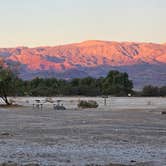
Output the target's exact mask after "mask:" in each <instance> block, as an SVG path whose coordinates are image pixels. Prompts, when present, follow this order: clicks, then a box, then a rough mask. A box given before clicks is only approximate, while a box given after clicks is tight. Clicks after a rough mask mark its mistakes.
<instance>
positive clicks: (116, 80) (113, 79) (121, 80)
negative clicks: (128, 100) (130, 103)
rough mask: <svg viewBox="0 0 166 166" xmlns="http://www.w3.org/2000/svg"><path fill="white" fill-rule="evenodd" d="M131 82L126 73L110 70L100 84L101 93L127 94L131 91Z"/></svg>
mask: <svg viewBox="0 0 166 166" xmlns="http://www.w3.org/2000/svg"><path fill="white" fill-rule="evenodd" d="M132 88H133V83H132V81H131V80H129V78H128V74H127V73H121V72H119V71H116V70H115V71H114V70H113V71H110V72H109V73H108V75H107V77H106V78H105V79H104V81H103V84H102V91H103V94H106V95H110V94H111V95H121V96H124V95H127V94H128V93H131V92H132Z"/></svg>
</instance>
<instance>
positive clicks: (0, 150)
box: [0, 97, 166, 166]
mask: <svg viewBox="0 0 166 166" xmlns="http://www.w3.org/2000/svg"><path fill="white" fill-rule="evenodd" d="M35 99H36V98H14V100H15V101H16V103H18V104H21V105H24V106H23V107H18V108H17V107H14V108H1V109H0V161H1V162H5V161H13V162H16V163H18V164H20V165H21V164H22V165H23V164H27V163H39V164H40V165H43V166H47V165H48V166H56V165H57V166H73V165H75V166H85V165H87V164H100V165H104V164H109V163H119V164H128V165H129V164H130V165H134V164H138V163H141V162H145V164H144V165H146V166H166V115H162V114H161V111H163V110H165V109H166V98H109V99H108V100H107V106H104V102H103V99H102V98H78V97H75V98H74V97H73V98H60V99H61V100H63V102H62V103H63V104H64V106H66V107H67V108H68V109H67V110H64V111H55V110H53V104H52V103H45V102H44V101H45V98H41V100H42V102H43V103H44V105H43V109H42V110H39V109H37V108H35V109H34V108H33V107H32V104H33V102H34V100H35ZM57 99H59V98H54V99H53V100H57ZM81 99H93V100H96V101H97V102H98V103H99V108H98V109H91V110H81V109H77V103H78V100H81Z"/></svg>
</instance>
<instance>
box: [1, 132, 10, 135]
mask: <svg viewBox="0 0 166 166" xmlns="http://www.w3.org/2000/svg"><path fill="white" fill-rule="evenodd" d="M1 136H12V134H10V133H8V132H2V133H1Z"/></svg>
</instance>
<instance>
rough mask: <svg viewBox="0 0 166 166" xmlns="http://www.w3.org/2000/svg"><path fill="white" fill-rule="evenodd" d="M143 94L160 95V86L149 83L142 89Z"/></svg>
mask: <svg viewBox="0 0 166 166" xmlns="http://www.w3.org/2000/svg"><path fill="white" fill-rule="evenodd" d="M142 96H159V88H158V87H157V86H152V85H147V86H145V87H144V88H143V90H142Z"/></svg>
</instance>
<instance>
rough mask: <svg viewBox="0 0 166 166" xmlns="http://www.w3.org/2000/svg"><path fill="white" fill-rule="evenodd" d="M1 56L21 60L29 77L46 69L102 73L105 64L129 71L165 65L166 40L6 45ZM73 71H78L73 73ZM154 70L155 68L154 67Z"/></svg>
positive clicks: (89, 73) (6, 58)
mask: <svg viewBox="0 0 166 166" xmlns="http://www.w3.org/2000/svg"><path fill="white" fill-rule="evenodd" d="M0 56H1V57H3V58H4V59H5V61H10V62H13V63H15V62H17V63H19V64H20V66H22V69H23V71H24V73H22V76H23V75H24V76H23V77H25V78H26V74H27V73H28V76H27V78H28V77H29V76H30V75H31V73H33V76H32V77H35V76H43V75H42V72H46V71H47V72H50V71H51V73H54V74H53V75H51V76H58V77H59V75H58V73H61V77H62V78H63V77H64V78H66V77H67V78H71V77H77V76H81V75H80V73H79V71H80V72H82V73H84V74H83V75H85V76H86V75H93V76H100V73H101V75H102V71H101V67H102V70H104V71H105V68H106V69H107V70H109V67H110V69H111V68H112V67H115V68H117V69H120V70H123V68H124V67H125V69H124V71H125V70H127V69H129V68H131V67H134V66H137V67H138V66H142V65H144V66H145V65H147V66H148V65H151V66H155V67H156V66H160V67H161V65H162V67H163V68H164V66H165V65H166V44H155V43H135V42H110V41H97V40H90V41H85V42H82V43H74V44H68V45H62V46H55V47H37V48H27V47H18V48H6V49H5V48H2V49H0ZM84 69H85V70H84ZM91 69H93V73H91V72H89V71H91ZM135 69H136V68H135ZM99 70H100V71H99ZM146 70H147V69H146ZM149 70H151V68H149ZM162 70H163V69H162ZM164 70H165V68H164ZM73 71H75V73H72V72H73ZM86 72H87V73H86ZM105 72H106V71H105ZM148 72H150V71H148ZM153 72H155V71H154V69H153ZM153 72H152V73H151V74H153ZM165 72H166V70H165V71H162V74H165ZM37 73H38V74H39V73H40V74H39V75H38V74H37ZM65 73H68V75H66V74H65ZM94 73H96V75H94ZM103 74H106V73H103ZM129 74H130V73H129ZM70 75H71V76H70ZM131 76H132V75H131ZM162 79H163V78H162Z"/></svg>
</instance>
